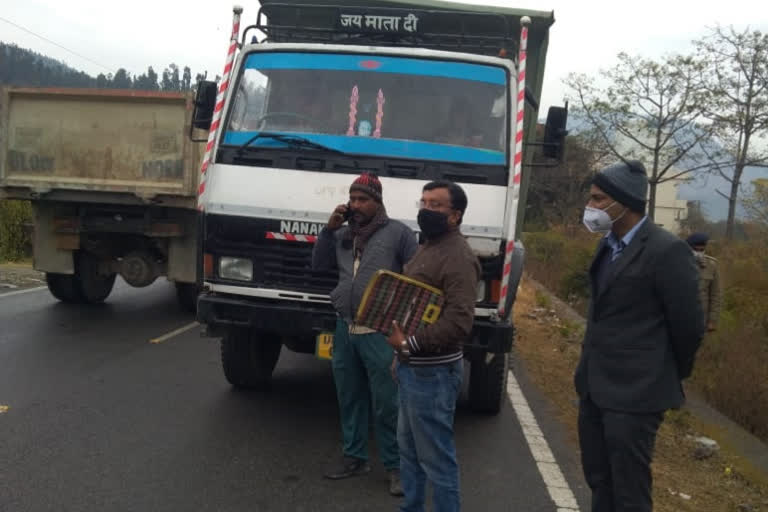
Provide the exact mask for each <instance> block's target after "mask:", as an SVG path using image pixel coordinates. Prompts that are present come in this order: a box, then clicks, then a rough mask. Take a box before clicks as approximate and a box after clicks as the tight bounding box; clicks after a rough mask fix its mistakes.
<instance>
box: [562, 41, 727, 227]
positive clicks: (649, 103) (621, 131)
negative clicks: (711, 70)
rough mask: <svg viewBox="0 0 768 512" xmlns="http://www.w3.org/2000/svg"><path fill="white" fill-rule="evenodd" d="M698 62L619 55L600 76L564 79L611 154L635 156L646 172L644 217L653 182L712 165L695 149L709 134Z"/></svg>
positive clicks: (652, 197) (652, 196)
mask: <svg viewBox="0 0 768 512" xmlns="http://www.w3.org/2000/svg"><path fill="white" fill-rule="evenodd" d="M698 66H699V64H698V63H697V62H695V61H694V60H693V59H691V58H689V57H683V56H668V57H665V58H663V59H662V60H661V61H659V62H656V61H653V60H648V59H644V58H642V57H637V56H630V55H627V54H625V53H620V54H619V55H618V63H617V64H616V65H615V66H614V67H613V68H611V69H607V70H603V71H601V72H600V77H599V79H598V80H596V79H593V78H591V77H589V76H587V75H584V74H571V75H569V76H568V77H567V78H566V80H565V85H566V86H567V87H568V88H569V89H570V91H571V96H572V97H573V99H574V100H575V101H576V103H577V111H578V113H580V114H582V115H583V116H584V118H585V119H586V120H587V121H588V122H589V124H590V126H591V128H592V130H593V131H594V132H595V134H596V136H597V139H598V140H599V141H600V142H601V143H602V145H604V147H605V148H607V151H608V152H609V153H610V154H611V155H612V156H613V157H614V158H618V159H621V160H628V159H632V158H635V159H639V160H641V161H642V162H643V163H644V164H645V165H646V168H648V170H649V174H650V176H649V184H650V195H649V201H648V215H649V216H650V217H651V218H653V216H654V210H655V207H656V186H657V185H658V184H659V183H663V182H665V181H669V180H673V179H678V178H681V177H683V176H685V175H688V174H690V173H694V172H704V171H705V170H706V169H708V168H709V167H711V166H712V165H713V163H712V162H710V161H708V160H707V159H706V158H704V157H703V154H702V152H701V151H699V150H698V147H699V146H700V144H701V143H702V142H703V141H705V140H707V139H708V138H709V137H710V136H711V128H710V127H709V126H706V125H701V124H700V123H699V121H700V119H701V115H700V111H699V110H698V108H697V104H698V99H699V93H700V89H699V88H698V85H699V76H700V73H699V69H698Z"/></svg>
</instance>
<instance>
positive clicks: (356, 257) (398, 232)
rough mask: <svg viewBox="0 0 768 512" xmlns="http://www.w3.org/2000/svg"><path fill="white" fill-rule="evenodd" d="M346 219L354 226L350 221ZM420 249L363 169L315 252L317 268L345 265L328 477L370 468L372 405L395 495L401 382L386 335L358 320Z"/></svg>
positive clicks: (336, 298)
mask: <svg viewBox="0 0 768 512" xmlns="http://www.w3.org/2000/svg"><path fill="white" fill-rule="evenodd" d="M345 220H348V225H346V226H344V225H343V224H344V223H345ZM417 248H418V244H417V242H416V235H415V234H414V232H413V231H412V230H411V229H410V228H408V226H406V225H405V224H403V223H402V222H398V221H396V220H392V219H390V218H389V217H387V211H386V209H385V208H384V204H383V202H382V187H381V182H380V181H379V179H378V178H377V177H376V176H374V175H372V174H367V173H364V174H362V175H361V176H360V177H358V178H357V179H356V180H355V181H354V183H352V186H351V187H350V188H349V203H347V204H342V205H339V206H337V207H336V209H335V210H334V211H333V213H332V214H331V218H330V219H329V220H328V225H327V227H325V228H324V229H323V230H322V231H321V232H320V236H319V237H318V240H317V243H316V244H315V248H314V251H313V253H312V266H313V268H315V269H324V270H330V269H338V271H339V282H338V285H337V286H336V288H335V289H334V290H333V291H332V292H331V301H332V302H333V306H334V308H335V309H336V312H337V315H338V319H337V322H336V333H335V335H334V341H333V360H332V367H333V377H334V381H335V382H336V394H337V397H338V401H339V410H340V413H341V431H342V437H343V442H344V447H343V456H342V457H341V460H340V461H339V462H338V463H337V464H335V465H334V466H333V467H331V468H330V469H329V470H328V472H327V473H326V474H325V476H326V478H330V479H333V480H337V479H341V478H347V477H351V476H356V475H361V474H364V473H368V472H369V471H370V470H371V467H370V466H369V465H368V416H369V411H370V410H371V405H372V406H373V407H372V410H373V416H374V426H375V432H376V442H377V444H378V448H379V454H380V456H381V460H382V463H383V465H384V468H385V469H387V471H388V472H389V480H390V482H389V492H390V493H391V494H393V495H395V496H402V494H403V490H402V484H401V482H400V469H399V468H400V456H399V452H398V448H397V411H398V405H399V404H398V396H397V384H396V383H395V382H394V380H393V379H392V376H391V373H390V366H391V364H392V360H393V357H394V356H393V353H392V349H391V347H390V346H389V345H388V344H387V339H386V338H385V337H384V335H383V334H380V333H378V332H376V331H373V330H372V329H368V328H367V327H365V326H363V325H357V324H355V323H354V319H355V312H356V311H357V308H358V306H359V305H360V301H361V300H362V297H363V292H364V290H365V287H366V285H367V284H368V281H369V280H370V279H371V277H372V276H373V274H374V272H376V271H377V270H381V269H386V270H392V271H394V272H402V269H403V265H404V264H405V263H406V262H407V261H408V260H409V259H410V258H411V256H413V254H414V253H415V252H416V249H417Z"/></svg>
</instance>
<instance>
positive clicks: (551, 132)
mask: <svg viewBox="0 0 768 512" xmlns="http://www.w3.org/2000/svg"><path fill="white" fill-rule="evenodd" d="M567 123H568V103H566V104H565V107H549V112H547V124H545V125H544V145H543V147H542V153H544V156H545V157H547V158H556V159H557V160H562V159H563V156H564V153H565V136H566V135H568V130H567V129H566V125H567Z"/></svg>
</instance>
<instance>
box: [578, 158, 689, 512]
mask: <svg viewBox="0 0 768 512" xmlns="http://www.w3.org/2000/svg"><path fill="white" fill-rule="evenodd" d="M647 191H648V178H647V175H646V172H645V168H644V167H643V165H642V163H640V162H638V161H627V162H622V163H617V164H614V165H611V166H609V167H606V168H605V169H603V170H602V171H600V172H599V173H598V174H597V175H596V176H595V178H594V179H593V182H592V187H591V189H590V200H589V203H588V205H587V207H586V209H585V212H584V224H585V225H586V226H587V228H588V229H589V230H590V231H593V232H603V233H606V236H605V238H603V240H602V241H601V242H600V245H599V247H598V249H597V253H596V254H595V258H594V261H593V262H592V266H591V268H590V278H591V285H592V300H591V303H590V307H589V317H588V319H587V330H586V334H585V337H584V343H583V347H582V353H581V360H580V361H579V365H578V368H577V369H576V376H575V384H576V391H577V392H578V394H579V398H580V405H579V441H580V445H581V452H582V465H583V469H584V475H585V477H586V480H587V483H588V484H589V487H590V488H591V489H592V511H593V512H629V511H632V512H646V511H647V512H650V511H651V510H652V508H653V505H652V499H651V488H652V480H651V469H650V464H651V459H652V455H653V447H654V444H655V441H656V432H657V431H658V428H659V425H660V424H661V421H662V418H663V414H664V411H666V410H667V409H670V408H677V407H680V406H681V405H682V404H683V401H684V395H683V390H682V385H681V381H682V380H683V379H685V378H687V377H688V376H690V374H691V371H692V369H693V361H694V356H695V354H696V351H697V350H698V348H699V344H700V343H701V339H702V336H703V334H704V317H703V314H702V310H701V306H700V304H699V299H698V293H699V288H698V277H697V269H696V263H695V261H694V258H693V254H692V253H691V250H690V248H689V247H688V246H687V244H686V243H685V242H684V241H682V240H680V239H679V238H678V237H676V236H674V235H672V234H671V233H668V232H667V231H665V230H663V229H661V228H660V227H658V226H656V225H655V224H654V223H653V221H652V220H651V219H649V218H647V217H646V216H645V205H646V195H647Z"/></svg>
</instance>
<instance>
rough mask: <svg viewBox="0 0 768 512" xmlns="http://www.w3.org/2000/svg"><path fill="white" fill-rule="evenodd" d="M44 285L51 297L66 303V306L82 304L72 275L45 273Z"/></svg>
mask: <svg viewBox="0 0 768 512" xmlns="http://www.w3.org/2000/svg"><path fill="white" fill-rule="evenodd" d="M45 283H46V284H47V285H48V291H50V292H51V295H53V296H54V297H56V298H57V299H58V300H60V301H61V302H66V303H68V304H79V303H81V302H83V298H82V297H81V296H80V290H79V289H78V287H77V281H76V279H75V276H74V275H72V274H54V273H53V272H46V274H45Z"/></svg>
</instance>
